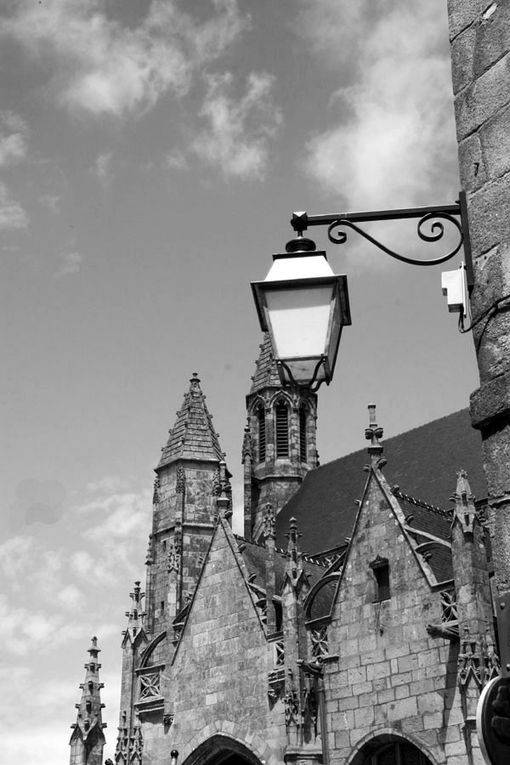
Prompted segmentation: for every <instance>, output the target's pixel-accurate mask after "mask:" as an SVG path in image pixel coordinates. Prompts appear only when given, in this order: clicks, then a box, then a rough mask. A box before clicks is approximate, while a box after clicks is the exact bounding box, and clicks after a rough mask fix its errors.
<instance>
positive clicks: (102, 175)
mask: <svg viewBox="0 0 510 765" xmlns="http://www.w3.org/2000/svg"><path fill="white" fill-rule="evenodd" d="M112 157H113V154H112V152H111V151H107V152H105V153H104V154H99V155H98V156H97V158H96V161H95V162H94V166H93V168H92V172H93V173H94V175H97V177H98V178H99V180H100V181H101V182H102V183H103V184H104V185H106V184H107V183H108V181H109V180H110V176H111V170H112Z"/></svg>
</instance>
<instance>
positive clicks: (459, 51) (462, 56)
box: [450, 26, 476, 94]
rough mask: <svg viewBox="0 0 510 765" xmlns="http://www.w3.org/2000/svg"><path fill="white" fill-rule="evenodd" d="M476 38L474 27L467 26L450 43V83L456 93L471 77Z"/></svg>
mask: <svg viewBox="0 0 510 765" xmlns="http://www.w3.org/2000/svg"><path fill="white" fill-rule="evenodd" d="M475 39H476V28H475V27H474V26H471V27H469V28H468V29H466V30H465V31H464V33H463V34H461V35H459V36H458V37H457V38H456V39H455V40H454V41H453V42H452V45H451V49H450V50H451V60H452V85H453V92H454V93H455V94H457V93H458V92H459V91H460V90H462V89H463V88H465V87H466V85H469V83H470V82H471V80H472V79H473V56H474V45H475Z"/></svg>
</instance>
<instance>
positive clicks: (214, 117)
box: [192, 73, 282, 178]
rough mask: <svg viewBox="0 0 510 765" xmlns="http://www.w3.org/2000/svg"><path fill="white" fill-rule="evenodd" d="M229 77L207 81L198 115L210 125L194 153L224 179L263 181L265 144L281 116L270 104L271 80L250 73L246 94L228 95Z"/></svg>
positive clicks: (197, 141)
mask: <svg viewBox="0 0 510 765" xmlns="http://www.w3.org/2000/svg"><path fill="white" fill-rule="evenodd" d="M232 85H233V77H232V75H231V74H225V75H223V76H219V75H218V76H215V77H210V78H209V90H208V93H207V95H206V98H205V100H204V104H203V106H202V109H201V112H200V115H201V116H202V117H203V118H204V119H205V120H206V121H207V122H208V123H209V125H208V128H207V129H206V130H204V131H203V132H202V133H201V134H200V135H199V136H198V137H197V138H196V139H195V141H194V142H193V144H192V150H193V151H194V153H195V154H196V155H197V156H198V157H200V159H202V160H204V161H205V162H207V163H208V164H210V165H213V166H216V167H218V168H219V169H220V170H221V172H222V174H223V176H224V177H225V178H233V177H238V178H262V177H263V175H264V173H265V170H266V166H267V161H268V142H269V139H270V138H273V137H274V136H275V135H276V132H277V130H278V128H279V126H280V125H281V123H282V115H281V113H280V111H279V110H278V109H276V108H275V107H274V105H273V103H272V98H271V90H272V87H273V77H271V76H270V75H268V74H257V73H252V74H250V76H249V77H248V81H247V85H246V92H245V93H244V95H243V96H242V97H241V98H239V99H237V100H236V99H235V97H233V96H231V95H230V91H231V90H232Z"/></svg>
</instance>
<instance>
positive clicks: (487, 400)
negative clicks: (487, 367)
mask: <svg viewBox="0 0 510 765" xmlns="http://www.w3.org/2000/svg"><path fill="white" fill-rule="evenodd" d="M469 413H470V415H471V424H472V426H473V427H474V428H476V429H477V430H483V429H484V428H487V427H489V426H490V424H491V422H493V421H494V420H495V419H499V418H502V419H503V418H507V417H510V372H506V373H505V374H502V375H499V377H495V378H494V379H493V380H490V381H489V382H487V383H484V384H483V385H482V386H480V388H478V389H477V390H475V391H474V392H473V393H472V394H471V397H470V406H469Z"/></svg>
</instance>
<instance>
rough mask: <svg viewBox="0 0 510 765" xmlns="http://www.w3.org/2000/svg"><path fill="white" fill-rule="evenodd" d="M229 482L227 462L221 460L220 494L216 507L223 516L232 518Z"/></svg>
mask: <svg viewBox="0 0 510 765" xmlns="http://www.w3.org/2000/svg"><path fill="white" fill-rule="evenodd" d="M229 489H230V486H229V482H228V478H227V463H226V462H225V460H221V461H220V464H219V476H218V490H219V496H218V498H217V500H216V507H217V509H218V514H219V516H220V517H221V518H230V517H231V515H232V508H231V503H230V497H229Z"/></svg>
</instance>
